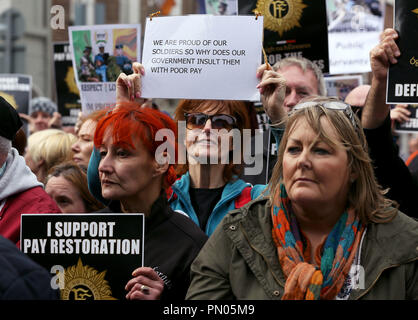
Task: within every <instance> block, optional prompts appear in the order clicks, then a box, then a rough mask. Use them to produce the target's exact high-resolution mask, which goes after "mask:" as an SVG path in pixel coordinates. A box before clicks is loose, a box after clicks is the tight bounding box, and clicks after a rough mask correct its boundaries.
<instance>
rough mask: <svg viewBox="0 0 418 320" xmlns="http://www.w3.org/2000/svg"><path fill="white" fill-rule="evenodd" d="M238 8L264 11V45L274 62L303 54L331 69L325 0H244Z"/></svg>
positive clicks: (245, 13)
mask: <svg viewBox="0 0 418 320" xmlns="http://www.w3.org/2000/svg"><path fill="white" fill-rule="evenodd" d="M238 9H239V14H240V15H248V14H254V13H255V12H256V11H258V12H259V13H261V14H262V15H263V17H264V45H263V46H264V49H265V51H266V54H267V58H268V62H269V63H270V64H271V65H273V64H274V63H276V62H277V61H279V60H280V59H283V58H286V57H289V56H300V57H305V58H307V59H309V60H311V61H313V62H314V63H315V64H316V65H317V66H318V67H319V68H320V69H321V70H322V72H323V73H328V72H329V59H328V31H327V13H326V3H325V0H258V1H257V0H240V1H238Z"/></svg>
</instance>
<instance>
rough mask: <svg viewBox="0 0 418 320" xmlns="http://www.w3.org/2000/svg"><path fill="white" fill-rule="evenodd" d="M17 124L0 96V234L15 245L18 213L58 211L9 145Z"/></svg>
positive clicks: (20, 122) (17, 234)
mask: <svg viewBox="0 0 418 320" xmlns="http://www.w3.org/2000/svg"><path fill="white" fill-rule="evenodd" d="M21 126H22V121H21V120H20V117H19V114H18V113H17V111H16V110H15V109H14V108H13V107H12V106H11V105H10V104H9V103H8V102H7V101H6V100H5V99H4V98H2V97H0V235H2V236H3V237H5V238H7V239H9V240H10V241H12V242H13V243H15V244H16V245H17V246H19V242H20V216H21V214H22V213H61V211H60V209H59V207H58V206H57V204H56V203H55V202H54V200H52V199H51V197H50V196H49V195H48V194H47V193H46V192H45V191H44V189H43V184H42V183H40V182H39V181H38V179H37V178H36V176H35V175H34V174H33V173H32V171H31V170H30V169H29V167H28V166H27V165H26V163H25V159H24V158H23V157H22V156H20V155H19V153H18V151H17V150H16V149H15V148H13V147H12V141H13V139H14V138H15V136H16V133H17V131H18V130H19V129H20V127H21ZM0 291H1V289H0Z"/></svg>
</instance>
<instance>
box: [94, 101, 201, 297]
mask: <svg viewBox="0 0 418 320" xmlns="http://www.w3.org/2000/svg"><path fill="white" fill-rule="evenodd" d="M162 129H169V130H171V131H172V132H173V133H174V136H173V139H171V138H170V137H166V139H164V141H161V140H157V139H156V135H157V134H158V132H159V130H162ZM176 135H177V130H176V125H175V123H174V121H173V120H172V119H171V118H170V117H169V116H167V115H165V114H163V113H162V112H160V111H158V110H154V109H151V108H139V106H138V104H137V103H135V102H132V103H129V102H123V103H119V104H118V107H117V108H116V109H114V110H112V111H111V112H109V113H107V114H106V115H105V116H104V117H102V118H101V119H100V120H99V121H98V123H97V126H96V130H95V133H94V145H95V148H96V149H97V150H98V151H99V155H100V160H99V166H98V171H99V176H100V182H101V194H102V196H103V198H105V199H107V200H110V202H109V203H108V206H107V207H106V208H105V209H102V210H100V211H98V212H103V213H105V212H110V213H111V212H113V213H143V214H144V215H145V234H144V256H145V258H144V266H139V267H138V268H137V269H135V270H132V279H130V280H129V281H128V282H127V284H126V287H125V290H126V292H127V294H126V299H128V300H157V299H162V300H165V299H167V300H183V299H184V297H185V294H186V291H187V288H188V285H189V283H190V264H191V263H192V261H193V260H194V258H195V257H196V255H197V253H198V252H199V251H200V249H201V247H202V246H203V244H204V243H205V241H206V239H207V236H206V235H205V234H204V233H203V232H202V231H201V230H200V229H199V228H198V227H197V226H196V225H195V224H194V223H193V222H192V221H191V220H190V219H189V218H187V217H185V216H184V215H182V214H180V213H178V212H174V211H173V210H172V209H171V208H170V207H169V205H168V203H167V199H166V191H165V190H166V188H168V187H169V186H170V185H171V184H172V183H173V182H174V180H175V179H176V173H175V170H174V165H173V163H174V162H175V160H176V159H170V157H171V156H173V155H172V154H170V152H168V151H167V150H160V146H161V145H162V144H163V143H164V144H165V145H170V146H171V148H172V149H173V150H176ZM156 155H158V156H157V157H156Z"/></svg>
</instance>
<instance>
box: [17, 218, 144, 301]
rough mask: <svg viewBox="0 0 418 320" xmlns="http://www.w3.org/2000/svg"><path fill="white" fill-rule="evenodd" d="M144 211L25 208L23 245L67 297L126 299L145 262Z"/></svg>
mask: <svg viewBox="0 0 418 320" xmlns="http://www.w3.org/2000/svg"><path fill="white" fill-rule="evenodd" d="M143 241H144V215H143V214H127V213H123V214H109V213H106V214H93V213H92V214H22V218H21V230H20V249H21V250H22V251H23V252H24V253H25V254H27V255H28V256H29V257H30V258H31V259H33V260H34V261H35V262H37V263H39V264H40V265H41V266H43V267H45V268H46V269H47V270H48V271H50V272H51V273H53V274H54V277H53V278H52V280H51V286H52V288H53V289H58V288H59V289H60V291H61V299H63V300H113V299H124V297H125V295H126V291H125V285H126V283H127V282H128V281H129V280H130V279H131V278H132V275H131V274H132V272H133V271H134V270H135V269H136V268H138V267H142V266H143V263H144V242H143Z"/></svg>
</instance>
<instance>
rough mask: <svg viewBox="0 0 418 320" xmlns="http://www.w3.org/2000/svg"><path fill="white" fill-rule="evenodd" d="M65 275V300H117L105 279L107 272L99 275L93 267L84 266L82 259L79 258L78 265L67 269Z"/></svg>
mask: <svg viewBox="0 0 418 320" xmlns="http://www.w3.org/2000/svg"><path fill="white" fill-rule="evenodd" d="M64 275H65V280H64V281H65V282H64V283H65V287H64V289H62V290H61V299H63V300H116V298H114V297H112V290H110V286H109V284H108V282H107V281H106V280H105V279H104V277H105V275H106V270H105V271H102V272H100V273H99V272H98V271H97V270H95V269H94V268H92V267H89V266H87V265H86V266H83V262H82V261H81V258H78V262H77V265H75V266H71V267H68V268H66V269H65V273H64Z"/></svg>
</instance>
